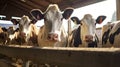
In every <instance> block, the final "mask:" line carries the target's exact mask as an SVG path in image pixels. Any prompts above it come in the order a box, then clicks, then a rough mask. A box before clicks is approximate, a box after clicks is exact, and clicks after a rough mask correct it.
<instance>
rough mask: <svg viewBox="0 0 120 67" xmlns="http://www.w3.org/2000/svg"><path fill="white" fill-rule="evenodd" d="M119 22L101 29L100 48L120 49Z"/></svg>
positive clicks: (110, 23)
mask: <svg viewBox="0 0 120 67" xmlns="http://www.w3.org/2000/svg"><path fill="white" fill-rule="evenodd" d="M119 41H120V21H115V22H113V23H112V22H109V23H108V24H106V25H104V26H103V27H102V47H120V44H119Z"/></svg>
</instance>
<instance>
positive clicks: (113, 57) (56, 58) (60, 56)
mask: <svg viewBox="0 0 120 67" xmlns="http://www.w3.org/2000/svg"><path fill="white" fill-rule="evenodd" d="M0 54H1V55H3V56H4V55H5V56H8V57H15V58H21V59H24V60H32V61H33V62H37V63H40V64H42V63H48V64H51V65H57V66H58V67H119V66H120V48H69V47H64V48H62V47H61V48H60V47H59V48H52V47H43V48H40V47H30V46H0Z"/></svg>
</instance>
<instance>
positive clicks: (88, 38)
mask: <svg viewBox="0 0 120 67" xmlns="http://www.w3.org/2000/svg"><path fill="white" fill-rule="evenodd" d="M85 41H86V42H93V36H92V35H86V36H85Z"/></svg>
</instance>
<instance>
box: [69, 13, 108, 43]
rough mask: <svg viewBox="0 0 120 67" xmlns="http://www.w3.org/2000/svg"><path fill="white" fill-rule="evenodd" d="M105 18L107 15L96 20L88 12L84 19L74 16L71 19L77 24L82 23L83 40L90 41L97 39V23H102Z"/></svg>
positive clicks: (81, 34)
mask: <svg viewBox="0 0 120 67" xmlns="http://www.w3.org/2000/svg"><path fill="white" fill-rule="evenodd" d="M105 18H106V16H99V17H98V18H97V19H96V20H94V19H93V18H92V16H91V15H90V14H86V15H85V16H84V17H83V19H82V20H79V19H78V18H77V17H72V18H71V20H72V21H73V22H74V23H75V24H80V25H81V29H80V36H81V39H82V41H85V42H88V43H89V42H93V41H95V30H96V24H101V23H102V21H103V20H105Z"/></svg>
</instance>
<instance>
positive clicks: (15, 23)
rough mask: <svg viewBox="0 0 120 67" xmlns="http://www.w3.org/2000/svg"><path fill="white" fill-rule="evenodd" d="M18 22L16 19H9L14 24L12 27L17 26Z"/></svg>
mask: <svg viewBox="0 0 120 67" xmlns="http://www.w3.org/2000/svg"><path fill="white" fill-rule="evenodd" d="M19 21H20V20H18V19H11V22H12V23H13V24H14V25H17V24H18V23H19Z"/></svg>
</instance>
